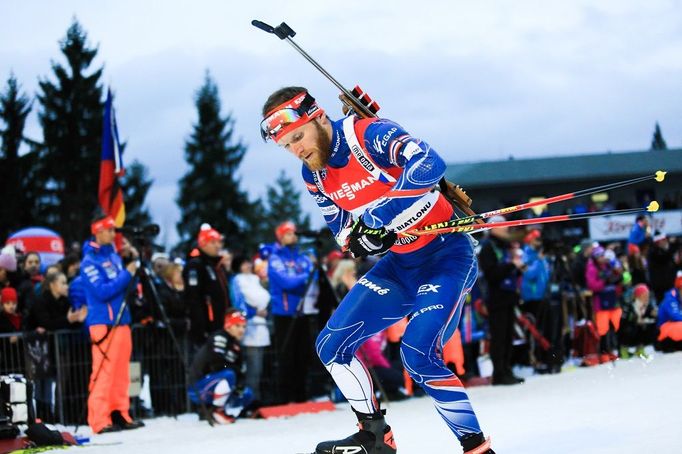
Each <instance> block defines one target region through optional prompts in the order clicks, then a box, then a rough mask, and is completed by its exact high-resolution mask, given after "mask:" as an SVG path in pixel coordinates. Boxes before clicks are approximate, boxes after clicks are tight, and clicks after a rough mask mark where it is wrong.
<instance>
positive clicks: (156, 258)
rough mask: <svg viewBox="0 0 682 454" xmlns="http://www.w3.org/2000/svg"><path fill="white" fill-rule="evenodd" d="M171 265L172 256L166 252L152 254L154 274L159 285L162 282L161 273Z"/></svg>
mask: <svg viewBox="0 0 682 454" xmlns="http://www.w3.org/2000/svg"><path fill="white" fill-rule="evenodd" d="M169 263H170V256H169V255H168V254H166V253H165V252H155V253H154V254H152V272H153V273H154V278H155V281H156V282H157V283H160V282H161V279H162V278H161V273H162V271H163V269H164V268H166V266H168V264H169Z"/></svg>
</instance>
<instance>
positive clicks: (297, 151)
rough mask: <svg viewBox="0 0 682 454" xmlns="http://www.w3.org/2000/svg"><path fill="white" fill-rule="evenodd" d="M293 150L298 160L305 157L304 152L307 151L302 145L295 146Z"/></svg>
mask: <svg viewBox="0 0 682 454" xmlns="http://www.w3.org/2000/svg"><path fill="white" fill-rule="evenodd" d="M293 150H294V154H295V155H296V157H297V158H300V157H301V156H302V155H303V152H304V151H305V149H304V147H303V145H301V144H300V143H297V144H295V145H294V146H293Z"/></svg>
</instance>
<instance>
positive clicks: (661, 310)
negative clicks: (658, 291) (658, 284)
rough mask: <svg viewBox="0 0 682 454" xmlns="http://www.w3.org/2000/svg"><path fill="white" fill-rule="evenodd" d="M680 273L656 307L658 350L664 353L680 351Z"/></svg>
mask: <svg viewBox="0 0 682 454" xmlns="http://www.w3.org/2000/svg"><path fill="white" fill-rule="evenodd" d="M681 292H682V273H678V275H677V278H676V279H675V287H674V288H673V289H671V290H670V291H668V292H667V293H666V294H665V298H663V302H661V304H660V306H659V307H658V329H659V334H658V348H659V349H660V350H662V351H664V352H673V351H682V308H680V305H682V297H681V296H680V295H682V293H681Z"/></svg>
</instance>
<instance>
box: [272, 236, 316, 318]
mask: <svg viewBox="0 0 682 454" xmlns="http://www.w3.org/2000/svg"><path fill="white" fill-rule="evenodd" d="M312 270H313V264H312V262H311V261H310V259H309V258H308V256H307V255H303V254H301V252H300V251H299V249H298V248H297V247H291V246H281V245H279V244H277V245H276V246H275V247H274V249H273V251H272V254H271V255H270V258H269V259H268V279H269V281H270V295H271V299H270V302H271V304H272V313H273V315H287V316H293V315H295V314H296V308H297V307H298V303H299V302H300V301H301V298H302V297H303V296H304V295H305V291H306V284H307V283H308V277H309V276H310V273H311V271H312Z"/></svg>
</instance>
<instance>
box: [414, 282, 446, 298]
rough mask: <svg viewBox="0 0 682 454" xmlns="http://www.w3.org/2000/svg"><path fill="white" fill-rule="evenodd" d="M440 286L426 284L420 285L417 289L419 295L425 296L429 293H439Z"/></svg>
mask: <svg viewBox="0 0 682 454" xmlns="http://www.w3.org/2000/svg"><path fill="white" fill-rule="evenodd" d="M440 287H441V286H440V285H434V284H424V285H420V286H419V288H418V289H417V295H424V294H426V293H429V292H433V293H438V289H439V288H440Z"/></svg>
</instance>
